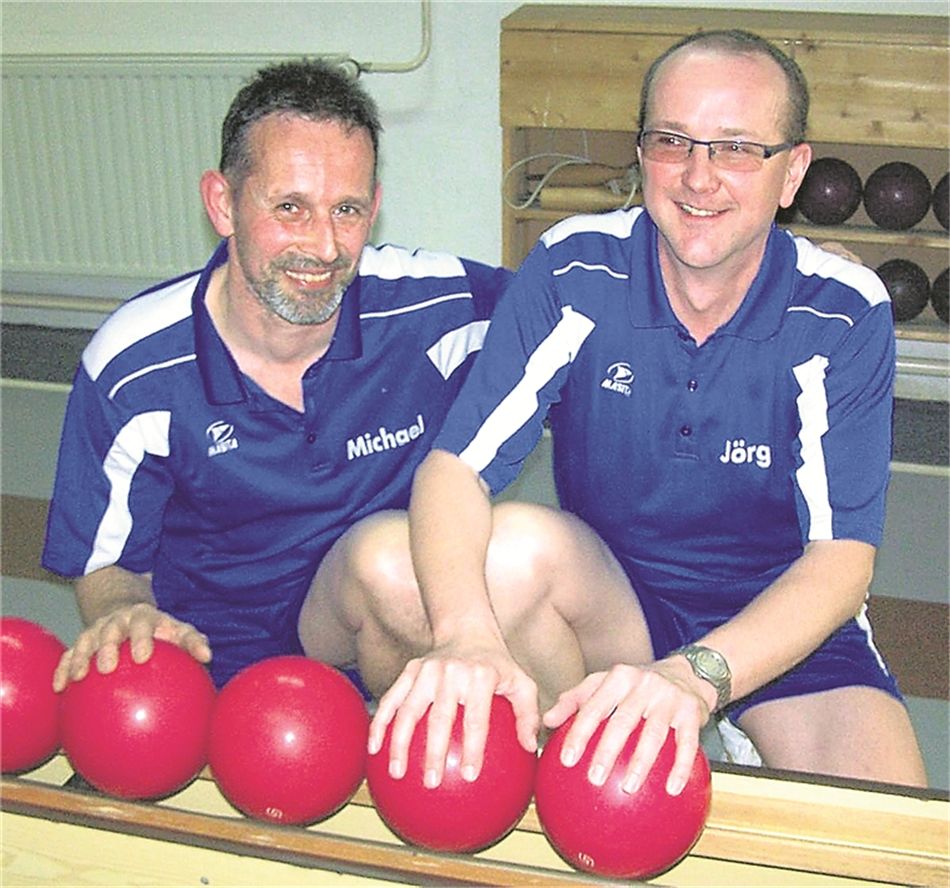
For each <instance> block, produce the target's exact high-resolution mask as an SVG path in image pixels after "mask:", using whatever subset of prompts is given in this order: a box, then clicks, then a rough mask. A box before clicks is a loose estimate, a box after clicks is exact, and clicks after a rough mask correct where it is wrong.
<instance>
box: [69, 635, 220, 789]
mask: <svg viewBox="0 0 950 888" xmlns="http://www.w3.org/2000/svg"><path fill="white" fill-rule="evenodd" d="M62 696H63V701H62V718H61V726H62V743H63V751H64V752H65V753H66V756H67V757H68V758H69V761H70V763H71V764H72V766H73V768H75V769H76V771H77V772H78V773H79V775H80V776H81V777H83V778H84V779H85V780H86V781H88V782H89V783H91V784H92V785H93V786H94V787H96V788H97V789H99V790H100V791H102V792H104V793H106V794H108V795H112V796H118V797H120V798H126V799H152V798H160V797H163V796H167V795H170V794H171V793H173V792H175V791H176V790H179V789H181V788H182V787H183V786H184V785H185V784H186V783H188V782H190V781H191V780H192V779H194V777H195V776H196V775H197V774H198V772H199V771H200V770H201V769H202V768H203V767H204V765H205V762H206V754H207V746H208V731H209V729H210V726H211V708H212V705H213V703H214V696H215V691H214V685H213V684H212V682H211V678H210V677H209V675H208V673H207V671H206V670H205V668H204V667H203V666H202V665H201V664H200V663H198V662H197V661H196V660H195V659H193V658H192V657H191V656H190V655H189V654H187V653H185V651H183V650H181V648H178V647H176V646H175V645H173V644H171V643H169V642H167V641H160V640H158V639H156V640H155V649H154V651H153V653H152V656H151V657H150V658H149V659H148V660H146V661H145V662H144V663H135V662H134V661H133V660H132V654H131V651H130V647H129V642H128V641H125V642H123V643H122V644H121V645H120V646H119V664H118V666H117V667H116V669H115V671H114V672H110V673H107V674H102V673H100V672H99V671H98V670H97V669H96V667H95V664H93V665H92V666H91V667H90V669H89V673H88V674H87V675H86V677H85V678H83V679H81V680H80V681H75V682H72V683H71V684H69V685H68V686H67V688H66V690H64V691H63V695H62Z"/></svg>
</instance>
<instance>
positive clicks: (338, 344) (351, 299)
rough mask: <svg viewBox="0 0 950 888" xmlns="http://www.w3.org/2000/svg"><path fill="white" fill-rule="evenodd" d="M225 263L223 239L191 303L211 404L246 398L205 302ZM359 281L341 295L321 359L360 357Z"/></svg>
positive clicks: (200, 366) (197, 349)
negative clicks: (330, 335)
mask: <svg viewBox="0 0 950 888" xmlns="http://www.w3.org/2000/svg"><path fill="white" fill-rule="evenodd" d="M227 261H228V242H227V240H223V241H221V243H220V244H218V246H217V248H216V249H215V251H214V253H213V255H212V256H211V258H210V259H209V260H208V264H207V265H206V266H205V267H204V269H203V270H202V272H201V275H200V277H199V278H198V284H197V286H196V287H195V292H194V295H193V296H192V301H191V306H192V316H193V317H194V324H195V355H196V357H197V362H198V371H199V373H200V374H201V380H202V383H203V384H204V390H205V396H206V397H207V399H208V402H209V403H211V404H239V403H241V402H243V401H246V400H247V398H248V394H247V388H246V386H245V383H244V379H243V376H242V374H241V370H240V368H239V367H238V365H237V362H236V361H235V360H234V358H233V356H232V355H231V352H230V351H228V348H227V346H226V345H225V344H224V340H222V339H221V337H220V335H219V334H218V331H217V329H215V326H214V322H213V321H212V320H211V315H210V313H209V312H208V307H207V305H206V303H205V300H206V298H207V294H208V284H209V282H210V281H211V275H212V274H213V273H214V272H215V271H216V270H217V269H218V268H220V267H221V266H222V265H224V263H225V262H227ZM359 281H360V278H359V276H357V277H356V278H355V279H354V280H353V282H352V283H351V284H350V286H349V287H348V288H347V291H346V293H345V294H344V296H343V301H342V303H341V304H340V309H339V319H338V321H337V326H336V330H335V331H334V333H333V339H332V340H331V341H330V347H329V349H327V352H326V354H325V355H324V356H323V358H321V360H331V361H333V360H347V359H349V358H358V357H360V356H361V355H362V352H363V340H362V336H361V334H360V305H359V302H360V300H359V291H360V286H359ZM311 369H312V368H311ZM308 372H309V371H308Z"/></svg>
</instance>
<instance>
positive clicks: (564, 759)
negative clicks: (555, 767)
mask: <svg viewBox="0 0 950 888" xmlns="http://www.w3.org/2000/svg"><path fill="white" fill-rule="evenodd" d="M576 761H577V750H576V749H574V747H573V746H565V747H564V749H562V750H561V764H562V765H564V767H565V768H570V767H572V766H573V765H574V763H575V762H576Z"/></svg>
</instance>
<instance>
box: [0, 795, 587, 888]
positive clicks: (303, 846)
mask: <svg viewBox="0 0 950 888" xmlns="http://www.w3.org/2000/svg"><path fill="white" fill-rule="evenodd" d="M0 791H2V797H3V808H4V811H9V812H12V813H14V814H24V815H29V816H34V817H42V818H44V819H51V820H57V821H62V822H67V823H71V824H79V825H83V826H91V827H95V828H99V829H109V830H121V831H123V832H126V833H128V834H131V835H135V836H140V837H146V838H152V839H160V840H164V841H173V842H176V843H180V844H184V845H189V846H198V847H205V848H210V849H212V850H215V851H225V852H228V853H231V854H238V855H251V856H256V857H263V858H265V859H270V860H278V861H281V862H284V863H295V864H297V865H302V866H308V867H313V868H328V869H330V870H333V871H337V872H347V873H352V874H354V875H359V876H369V877H380V878H385V879H389V880H396V881H408V882H411V883H412V884H416V885H429V884H434V885H513V886H515V885H535V886H539V885H582V884H591V883H594V884H596V883H601V884H603V881H602V880H593V879H590V878H588V877H586V876H583V875H581V874H574V873H571V872H566V873H557V872H553V871H551V870H544V871H543V872H539V871H538V870H537V869H536V868H534V867H530V866H514V865H511V864H506V865H504V866H502V865H499V864H497V863H494V862H492V861H486V860H483V859H481V858H476V857H473V856H470V855H450V854H435V853H432V852H428V851H423V850H420V849H418V848H410V847H408V846H405V845H401V844H387V843H381V842H378V841H372V840H364V839H359V838H353V837H343V836H335V835H330V834H328V833H322V832H317V831H314V830H306V829H301V828H297V827H289V826H281V825H277V824H264V823H260V822H257V821H254V820H249V819H245V818H239V817H221V816H214V815H209V814H198V813H194V812H192V811H184V810H181V809H178V808H170V807H163V806H159V805H149V804H144V803H140V802H128V801H123V800H120V799H111V798H104V797H102V796H95V795H91V794H87V793H80V792H69V791H64V790H62V789H59V788H57V787H53V786H48V785H44V784H42V783H37V782H33V781H30V780H24V779H10V778H5V779H4V780H3V782H2V784H0Z"/></svg>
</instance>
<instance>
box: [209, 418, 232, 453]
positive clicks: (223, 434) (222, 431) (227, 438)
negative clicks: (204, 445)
mask: <svg viewBox="0 0 950 888" xmlns="http://www.w3.org/2000/svg"><path fill="white" fill-rule="evenodd" d="M205 437H206V438H207V439H208V440H209V441H210V442H211V443H210V444H209V445H208V456H218V455H219V454H221V453H227V452H228V451H229V450H237V448H238V439H237V436H236V435H235V434H234V426H233V425H231V423H229V422H224V421H223V420H220V419H219V420H216V421H215V422H213V423H211V425H209V426H208V428H206V429H205Z"/></svg>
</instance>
